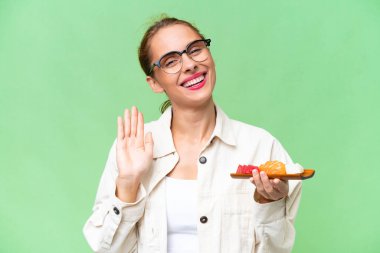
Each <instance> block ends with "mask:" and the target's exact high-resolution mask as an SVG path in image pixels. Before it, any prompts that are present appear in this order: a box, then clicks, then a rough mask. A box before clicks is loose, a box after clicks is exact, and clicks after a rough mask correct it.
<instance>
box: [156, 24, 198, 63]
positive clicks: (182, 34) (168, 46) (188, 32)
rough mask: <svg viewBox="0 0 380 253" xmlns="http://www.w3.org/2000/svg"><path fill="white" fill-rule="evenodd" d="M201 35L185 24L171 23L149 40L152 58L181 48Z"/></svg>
mask: <svg viewBox="0 0 380 253" xmlns="http://www.w3.org/2000/svg"><path fill="white" fill-rule="evenodd" d="M197 39H201V36H200V35H199V34H198V33H196V32H195V31H194V30H193V29H191V28H190V27H188V26H186V25H180V24H178V25H171V26H168V27H164V28H161V29H160V30H159V31H158V32H157V33H156V34H155V35H154V36H153V37H152V39H151V41H150V53H151V56H152V59H157V58H158V57H160V56H161V55H163V54H165V53H167V52H169V51H180V50H183V49H184V48H185V47H186V46H187V44H189V43H190V42H192V41H194V40H197Z"/></svg>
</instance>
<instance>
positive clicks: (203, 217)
mask: <svg viewBox="0 0 380 253" xmlns="http://www.w3.org/2000/svg"><path fill="white" fill-rule="evenodd" d="M200 221H201V223H203V224H204V223H206V222H207V221H208V219H207V217H206V216H202V217H201V218H200Z"/></svg>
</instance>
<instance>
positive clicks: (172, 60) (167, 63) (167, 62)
mask: <svg viewBox="0 0 380 253" xmlns="http://www.w3.org/2000/svg"><path fill="white" fill-rule="evenodd" d="M178 62H179V59H178V57H169V58H165V59H164V60H163V61H162V63H163V64H161V66H163V67H164V68H171V67H174V66H175V65H177V64H178Z"/></svg>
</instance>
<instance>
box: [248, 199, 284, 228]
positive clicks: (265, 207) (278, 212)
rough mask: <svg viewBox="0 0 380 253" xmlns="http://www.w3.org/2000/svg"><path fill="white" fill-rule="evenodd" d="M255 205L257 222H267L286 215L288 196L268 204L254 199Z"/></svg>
mask: <svg viewBox="0 0 380 253" xmlns="http://www.w3.org/2000/svg"><path fill="white" fill-rule="evenodd" d="M253 205H254V210H255V211H254V212H255V220H256V223H257V224H266V223H270V222H273V221H276V220H279V219H281V218H283V217H285V205H286V198H282V199H280V200H277V201H274V202H270V203H266V204H260V203H257V202H256V201H254V204H253Z"/></svg>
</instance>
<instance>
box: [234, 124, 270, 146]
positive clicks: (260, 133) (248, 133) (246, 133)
mask: <svg viewBox="0 0 380 253" xmlns="http://www.w3.org/2000/svg"><path fill="white" fill-rule="evenodd" d="M230 127H231V128H232V129H231V130H232V131H233V132H234V135H235V136H236V138H237V139H238V140H244V139H248V140H251V139H255V140H257V141H258V140H261V141H269V142H272V141H274V140H275V138H274V137H273V135H272V134H270V133H269V132H268V131H267V130H265V129H263V128H261V127H257V126H254V125H251V124H248V123H245V122H242V121H238V120H234V119H230Z"/></svg>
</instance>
